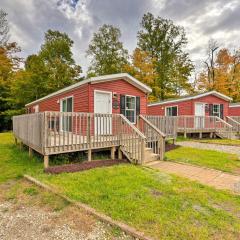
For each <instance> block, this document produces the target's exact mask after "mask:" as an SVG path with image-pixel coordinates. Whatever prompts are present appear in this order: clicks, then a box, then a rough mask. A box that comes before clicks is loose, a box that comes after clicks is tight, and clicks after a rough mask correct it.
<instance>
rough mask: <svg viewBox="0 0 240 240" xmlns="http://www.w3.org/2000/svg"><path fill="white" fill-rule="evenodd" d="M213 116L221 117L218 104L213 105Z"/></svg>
mask: <svg viewBox="0 0 240 240" xmlns="http://www.w3.org/2000/svg"><path fill="white" fill-rule="evenodd" d="M213 116H216V117H219V118H220V117H221V109H220V104H213Z"/></svg>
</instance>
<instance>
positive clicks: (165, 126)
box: [143, 115, 177, 139]
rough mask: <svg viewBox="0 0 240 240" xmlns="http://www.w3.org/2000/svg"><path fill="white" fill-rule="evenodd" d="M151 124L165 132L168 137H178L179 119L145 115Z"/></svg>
mask: <svg viewBox="0 0 240 240" xmlns="http://www.w3.org/2000/svg"><path fill="white" fill-rule="evenodd" d="M143 117H144V118H145V119H147V120H148V121H149V122H150V123H151V124H153V125H154V126H155V127H156V128H158V129H159V130H160V131H161V132H162V133H164V134H165V136H166V139H169V138H174V139H175V138H176V137H177V119H176V117H168V116H157V115H156V116H155V115H154V116H153V115H143Z"/></svg>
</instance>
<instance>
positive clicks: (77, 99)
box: [30, 84, 89, 112]
mask: <svg viewBox="0 0 240 240" xmlns="http://www.w3.org/2000/svg"><path fill="white" fill-rule="evenodd" d="M88 88H89V87H88V84H84V85H82V86H80V87H79V88H76V89H73V90H70V91H68V92H65V93H62V94H59V95H57V96H53V97H50V98H48V99H45V100H43V101H41V102H39V103H36V104H33V105H31V107H30V108H31V112H34V110H33V107H34V106H36V105H39V112H44V111H57V112H59V111H60V101H61V99H62V98H65V97H70V96H73V111H74V112H88Z"/></svg>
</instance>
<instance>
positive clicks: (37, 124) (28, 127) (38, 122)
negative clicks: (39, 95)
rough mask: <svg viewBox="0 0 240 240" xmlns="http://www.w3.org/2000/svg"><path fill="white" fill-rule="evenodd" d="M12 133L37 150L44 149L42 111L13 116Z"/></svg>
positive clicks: (41, 150)
mask: <svg viewBox="0 0 240 240" xmlns="http://www.w3.org/2000/svg"><path fill="white" fill-rule="evenodd" d="M12 120H13V133H14V135H15V136H17V137H18V138H19V139H21V141H22V142H23V143H24V144H26V145H28V146H30V147H31V148H33V149H35V150H36V151H38V152H43V151H44V113H35V114H23V115H20V116H14V117H13V119H12Z"/></svg>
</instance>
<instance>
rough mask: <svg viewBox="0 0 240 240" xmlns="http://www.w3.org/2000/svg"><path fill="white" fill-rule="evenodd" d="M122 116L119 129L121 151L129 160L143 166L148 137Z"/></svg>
mask: <svg viewBox="0 0 240 240" xmlns="http://www.w3.org/2000/svg"><path fill="white" fill-rule="evenodd" d="M120 116H121V120H122V121H121V125H120V128H119V130H120V131H119V136H120V146H121V149H122V151H123V152H124V154H125V155H127V157H128V159H129V160H131V161H132V162H134V163H139V164H143V163H144V160H145V156H144V153H145V145H146V137H145V136H144V134H143V133H141V132H140V131H139V130H138V129H137V128H136V127H135V126H134V125H133V124H132V123H131V122H130V121H129V120H128V119H127V118H126V117H125V116H123V115H120Z"/></svg>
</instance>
